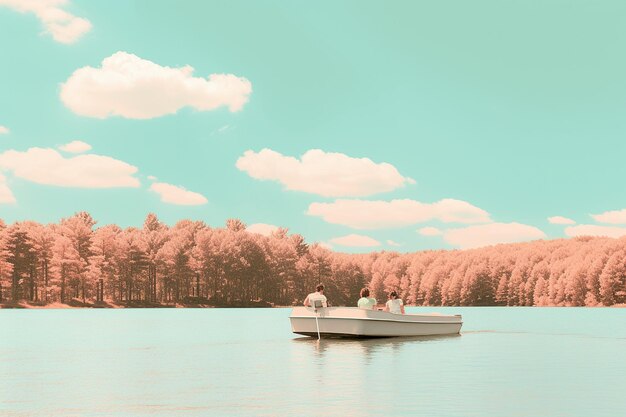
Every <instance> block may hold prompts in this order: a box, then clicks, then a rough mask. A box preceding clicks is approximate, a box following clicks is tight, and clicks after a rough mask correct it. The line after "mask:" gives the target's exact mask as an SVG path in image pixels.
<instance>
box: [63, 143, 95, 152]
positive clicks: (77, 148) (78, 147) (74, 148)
mask: <svg viewBox="0 0 626 417" xmlns="http://www.w3.org/2000/svg"><path fill="white" fill-rule="evenodd" d="M59 149H60V150H62V151H64V152H69V153H83V152H87V151H89V150H91V145H90V144H88V143H85V142H82V141H80V140H74V141H72V142H70V143H66V144H65V145H61V146H59Z"/></svg>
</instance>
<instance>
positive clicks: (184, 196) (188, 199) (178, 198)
mask: <svg viewBox="0 0 626 417" xmlns="http://www.w3.org/2000/svg"><path fill="white" fill-rule="evenodd" d="M150 190H152V191H154V192H155V193H157V194H159V196H161V201H163V202H164V203H169V204H176V205H179V206H199V205H202V204H206V203H207V202H208V200H207V199H206V197H204V196H203V195H202V194H199V193H195V192H193V191H188V190H186V189H185V188H183V187H178V186H176V185H172V184H168V183H165V182H155V183H153V184H152V185H150Z"/></svg>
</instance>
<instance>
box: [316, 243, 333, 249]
mask: <svg viewBox="0 0 626 417" xmlns="http://www.w3.org/2000/svg"><path fill="white" fill-rule="evenodd" d="M318 245H319V246H321V247H322V248H324V249H327V250H333V245H331V244H330V243H326V242H319V243H318Z"/></svg>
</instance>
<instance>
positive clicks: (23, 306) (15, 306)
mask: <svg viewBox="0 0 626 417" xmlns="http://www.w3.org/2000/svg"><path fill="white" fill-rule="evenodd" d="M79 303H80V304H83V303H82V302H76V301H75V302H73V303H72V304H73V305H72V304H64V303H60V302H55V303H49V304H33V303H29V302H26V301H22V302H17V303H13V302H7V303H0V310H3V309H7V310H80V309H163V308H177V309H178V308H194V309H197V308H219V309H233V308H263V309H271V308H293V307H294V306H290V305H275V306H214V305H209V304H184V303H176V304H159V303H150V302H143V301H133V302H131V303H130V305H129V304H127V303H115V302H112V301H104V302H99V303H84V304H83V305H77V304H79ZM334 307H335V306H334ZM336 307H346V306H336ZM405 307H429V308H463V307H478V308H480V307H502V308H626V304H615V305H612V306H503V305H480V306H438V305H432V306H431V305H426V306H424V305H409V304H407V305H406V306H405Z"/></svg>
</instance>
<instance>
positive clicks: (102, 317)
mask: <svg viewBox="0 0 626 417" xmlns="http://www.w3.org/2000/svg"><path fill="white" fill-rule="evenodd" d="M407 310H408V312H414V313H416V312H427V311H440V312H442V313H445V314H462V315H463V320H464V325H463V329H462V334H461V335H460V336H454V337H438V338H421V339H420V338H414V339H372V340H321V341H319V342H318V341H317V340H312V339H309V338H302V337H298V336H297V335H293V334H292V333H291V329H290V325H289V320H288V316H289V313H290V309H114V310H113V309H111V310H87V309H85V310H78V309H75V310H2V311H0V415H1V416H3V417H4V416H10V417H13V416H29V417H30V416H46V417H49V416H64V417H72V416H81V417H85V416H324V417H330V416H407V415H422V416H440V417H441V416H458V417H470V416H494V417H495V416H497V417H504V416H546V417H559V416H568V417H569V416H572V417H573V416H581V417H582V416H584V417H588V416H594V417H598V416H618V415H626V309H618V308H505V307H499V308H498V307H493V308H491V307H489V308H485V307H463V308H441V307H439V308H421V307H420V308H409V309H407Z"/></svg>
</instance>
